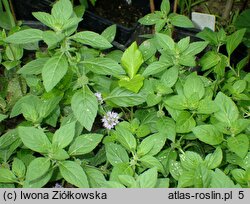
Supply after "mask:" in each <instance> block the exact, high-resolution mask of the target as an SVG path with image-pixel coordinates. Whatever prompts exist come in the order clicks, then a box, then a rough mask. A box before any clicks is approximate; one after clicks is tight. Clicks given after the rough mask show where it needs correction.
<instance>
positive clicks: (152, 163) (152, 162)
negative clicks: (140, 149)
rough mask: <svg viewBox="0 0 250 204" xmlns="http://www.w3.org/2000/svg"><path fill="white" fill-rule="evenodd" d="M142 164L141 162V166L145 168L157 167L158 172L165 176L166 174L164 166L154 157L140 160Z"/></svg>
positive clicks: (145, 157) (147, 156) (148, 156)
mask: <svg viewBox="0 0 250 204" xmlns="http://www.w3.org/2000/svg"><path fill="white" fill-rule="evenodd" d="M140 162H141V165H142V166H143V167H145V168H153V167H156V168H157V171H159V172H160V173H162V174H163V175H164V174H165V170H164V167H163V165H162V164H161V162H160V161H159V160H158V159H156V158H155V157H153V156H150V155H146V156H143V157H142V158H140Z"/></svg>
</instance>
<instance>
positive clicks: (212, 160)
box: [204, 147, 223, 169]
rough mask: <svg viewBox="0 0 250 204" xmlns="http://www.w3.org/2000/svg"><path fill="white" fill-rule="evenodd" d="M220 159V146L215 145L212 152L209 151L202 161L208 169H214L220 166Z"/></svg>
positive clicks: (221, 156) (221, 157)
mask: <svg viewBox="0 0 250 204" xmlns="http://www.w3.org/2000/svg"><path fill="white" fill-rule="evenodd" d="M222 159H223V155H222V150H221V148H220V147H217V148H216V150H215V151H214V152H213V153H210V154H208V155H207V156H206V157H205V160H204V163H205V165H206V166H207V167H208V168H209V169H215V168H217V167H219V166H220V164H221V162H222Z"/></svg>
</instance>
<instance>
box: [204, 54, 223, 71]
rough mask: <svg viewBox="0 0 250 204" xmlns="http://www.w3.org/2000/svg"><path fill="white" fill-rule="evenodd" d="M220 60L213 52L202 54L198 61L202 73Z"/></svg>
mask: <svg viewBox="0 0 250 204" xmlns="http://www.w3.org/2000/svg"><path fill="white" fill-rule="evenodd" d="M220 60H221V58H220V56H219V55H218V53H217V52H215V51H209V52H207V53H206V54H204V55H203V56H202V58H201V60H200V65H201V66H202V71H206V70H208V69H210V68H212V67H214V66H215V65H217V64H218V63H219V62H220Z"/></svg>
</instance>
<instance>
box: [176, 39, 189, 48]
mask: <svg viewBox="0 0 250 204" xmlns="http://www.w3.org/2000/svg"><path fill="white" fill-rule="evenodd" d="M189 43H190V37H189V36H188V37H185V38H182V39H181V40H180V41H179V42H178V43H177V45H176V48H177V49H178V51H180V52H184V51H185V50H186V49H187V48H188V46H189Z"/></svg>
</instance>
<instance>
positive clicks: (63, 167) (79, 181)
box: [59, 161, 89, 188]
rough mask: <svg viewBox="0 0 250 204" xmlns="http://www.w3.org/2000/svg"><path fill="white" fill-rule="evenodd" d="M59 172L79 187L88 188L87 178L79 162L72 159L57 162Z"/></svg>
mask: <svg viewBox="0 0 250 204" xmlns="http://www.w3.org/2000/svg"><path fill="white" fill-rule="evenodd" d="M59 169H60V173H61V174H62V176H63V178H64V179H65V180H66V181H67V182H69V183H71V184H73V185H75V186H77V187H79V188H89V182H88V178H87V176H86V174H85V172H84V171H83V169H82V167H81V166H80V164H78V163H77V162H74V161H63V162H60V164H59Z"/></svg>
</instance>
